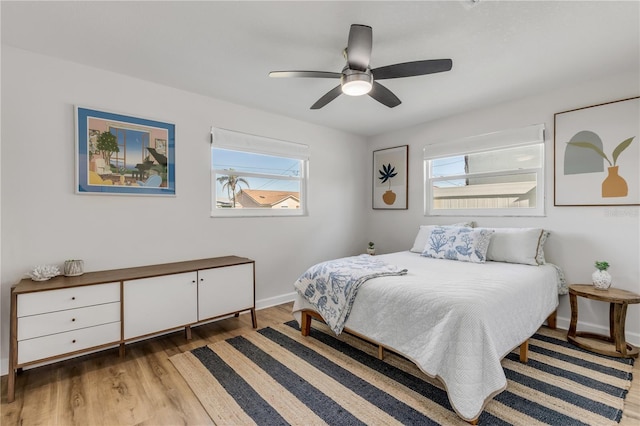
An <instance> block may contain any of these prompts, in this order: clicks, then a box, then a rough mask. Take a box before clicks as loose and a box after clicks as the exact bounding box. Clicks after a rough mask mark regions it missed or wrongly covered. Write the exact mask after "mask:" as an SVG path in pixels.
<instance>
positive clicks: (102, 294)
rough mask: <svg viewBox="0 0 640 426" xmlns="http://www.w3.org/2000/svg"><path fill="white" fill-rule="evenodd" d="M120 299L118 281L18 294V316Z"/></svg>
mask: <svg viewBox="0 0 640 426" xmlns="http://www.w3.org/2000/svg"><path fill="white" fill-rule="evenodd" d="M118 301H120V283H119V282H115V283H108V284H99V285H90V286H83V287H71V288H64V289H60V290H49V291H38V292H34V293H25V294H20V295H18V305H17V309H18V317H24V316H28V315H37V314H44V313H47V312H55V311H62V310H65V309H74V308H80V307H84V306H91V305H100V304H103V303H110V302H118Z"/></svg>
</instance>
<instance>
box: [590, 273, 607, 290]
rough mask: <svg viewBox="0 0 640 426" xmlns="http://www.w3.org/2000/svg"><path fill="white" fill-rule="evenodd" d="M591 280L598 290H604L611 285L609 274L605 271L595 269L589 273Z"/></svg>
mask: <svg viewBox="0 0 640 426" xmlns="http://www.w3.org/2000/svg"><path fill="white" fill-rule="evenodd" d="M591 280H592V281H593V285H594V286H595V287H596V288H597V289H598V290H606V289H608V288H609V287H611V274H609V273H608V272H607V271H595V272H594V273H593V274H591Z"/></svg>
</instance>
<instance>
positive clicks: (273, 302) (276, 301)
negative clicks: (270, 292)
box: [256, 291, 296, 310]
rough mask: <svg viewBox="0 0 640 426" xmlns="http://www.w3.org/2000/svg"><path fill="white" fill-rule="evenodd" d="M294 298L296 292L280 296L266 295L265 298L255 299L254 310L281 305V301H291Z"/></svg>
mask: <svg viewBox="0 0 640 426" xmlns="http://www.w3.org/2000/svg"><path fill="white" fill-rule="evenodd" d="M295 298H296V292H295V291H292V292H291V293H286V294H281V295H280V296H275V297H268V298H266V299H261V300H256V310H260V309H267V308H270V307H272V306H277V305H282V304H283V303H288V302H293V300H294V299H295Z"/></svg>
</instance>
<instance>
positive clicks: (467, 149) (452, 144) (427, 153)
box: [424, 124, 544, 160]
mask: <svg viewBox="0 0 640 426" xmlns="http://www.w3.org/2000/svg"><path fill="white" fill-rule="evenodd" d="M541 142H544V124H534V125H531V126H527V127H520V128H517V129H509V130H501V131H498V132H492V133H485V134H483V135H477V136H469V137H466V138H462V139H457V140H453V141H448V142H442V143H435V144H432V145H427V146H425V147H424V159H425V160H432V159H435V158H441V157H453V156H456V155H465V154H472V153H476V152H483V151H491V150H495V149H503V148H515V147H518V146H525V145H532V144H536V143H541Z"/></svg>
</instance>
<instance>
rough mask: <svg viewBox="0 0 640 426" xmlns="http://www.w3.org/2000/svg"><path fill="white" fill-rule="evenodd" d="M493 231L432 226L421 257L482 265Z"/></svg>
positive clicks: (464, 227) (463, 227)
mask: <svg viewBox="0 0 640 426" xmlns="http://www.w3.org/2000/svg"><path fill="white" fill-rule="evenodd" d="M492 234H493V230H492V229H489V228H475V229H474V228H469V227H466V226H434V227H433V229H432V230H431V232H430V233H429V237H428V239H427V244H426V245H425V247H424V251H423V252H422V255H423V256H425V257H432V258H434V259H449V260H459V261H461V262H473V263H484V262H485V260H486V259H487V256H486V253H487V249H488V248H489V243H490V241H491V235H492Z"/></svg>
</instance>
